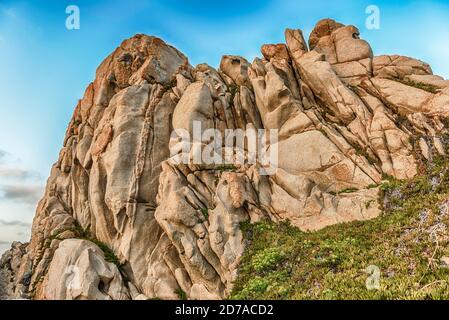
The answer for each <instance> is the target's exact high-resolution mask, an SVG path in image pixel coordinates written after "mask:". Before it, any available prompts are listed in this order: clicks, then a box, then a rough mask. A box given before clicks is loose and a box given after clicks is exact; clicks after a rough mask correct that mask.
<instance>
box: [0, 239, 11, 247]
mask: <svg viewBox="0 0 449 320" xmlns="http://www.w3.org/2000/svg"><path fill="white" fill-rule="evenodd" d="M9 244H11V242H10V241H3V240H0V246H4V245H9Z"/></svg>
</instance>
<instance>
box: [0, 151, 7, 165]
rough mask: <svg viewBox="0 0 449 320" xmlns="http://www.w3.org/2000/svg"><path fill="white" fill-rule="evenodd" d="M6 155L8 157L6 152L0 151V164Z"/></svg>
mask: <svg viewBox="0 0 449 320" xmlns="http://www.w3.org/2000/svg"><path fill="white" fill-rule="evenodd" d="M7 155H8V152H6V151H5V150H1V149H0V164H1V163H3V162H4V161H5V159H6V156H7Z"/></svg>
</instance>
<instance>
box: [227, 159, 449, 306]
mask: <svg viewBox="0 0 449 320" xmlns="http://www.w3.org/2000/svg"><path fill="white" fill-rule="evenodd" d="M426 170H427V171H426V172H425V173H424V174H423V175H421V176H419V177H417V178H415V179H414V180H413V181H409V182H400V181H395V180H389V182H386V183H384V184H383V185H382V187H381V190H382V191H381V195H380V197H381V202H382V204H383V206H384V213H383V215H382V216H381V217H379V218H377V219H374V220H371V221H366V222H354V223H349V224H342V225H336V226H332V227H328V228H326V229H324V230H321V231H318V232H312V233H305V232H301V231H300V230H298V229H297V228H294V227H292V226H290V225H289V224H287V223H281V224H274V223H272V222H262V223H258V224H254V225H250V224H245V225H243V226H242V228H243V230H244V234H245V237H246V240H247V241H248V247H247V250H246V253H245V255H244V257H243V259H242V263H241V266H240V273H239V277H238V279H237V281H236V283H235V286H234V290H233V292H232V294H231V297H230V298H231V299H443V298H444V299H448V298H449V269H447V268H444V267H442V266H441V262H440V258H441V257H442V256H449V248H448V240H449V238H448V234H449V233H448V232H447V227H448V226H449V201H447V202H445V200H447V199H448V198H449V168H448V161H443V160H442V159H437V160H435V161H434V162H433V163H432V165H430V167H429V168H428V169H426ZM370 265H375V266H377V267H379V268H380V271H381V275H380V289H379V290H368V289H367V287H366V284H365V282H366V280H367V278H368V277H369V274H368V272H367V271H366V268H367V267H369V266H370Z"/></svg>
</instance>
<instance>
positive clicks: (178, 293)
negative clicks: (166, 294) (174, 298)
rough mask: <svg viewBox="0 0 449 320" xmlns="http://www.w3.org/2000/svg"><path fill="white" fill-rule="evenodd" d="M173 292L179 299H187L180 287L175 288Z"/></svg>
mask: <svg viewBox="0 0 449 320" xmlns="http://www.w3.org/2000/svg"><path fill="white" fill-rule="evenodd" d="M175 293H176V294H177V295H178V298H179V300H187V294H186V293H185V292H184V291H183V290H182V289H180V288H178V289H176V290H175Z"/></svg>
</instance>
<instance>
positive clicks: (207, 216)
mask: <svg viewBox="0 0 449 320" xmlns="http://www.w3.org/2000/svg"><path fill="white" fill-rule="evenodd" d="M200 211H201V213H202V214H203V216H204V218H205V219H206V220H207V219H209V209H208V208H201V209H200Z"/></svg>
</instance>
